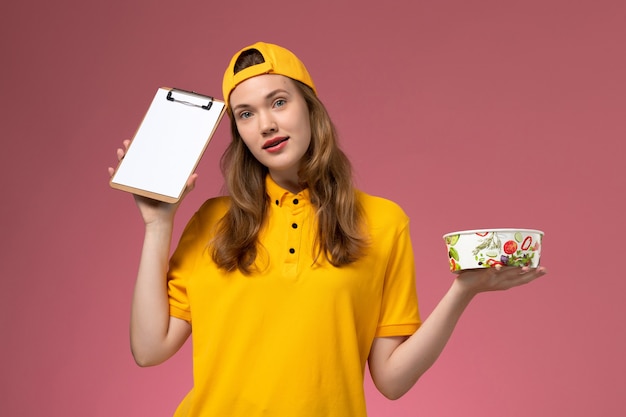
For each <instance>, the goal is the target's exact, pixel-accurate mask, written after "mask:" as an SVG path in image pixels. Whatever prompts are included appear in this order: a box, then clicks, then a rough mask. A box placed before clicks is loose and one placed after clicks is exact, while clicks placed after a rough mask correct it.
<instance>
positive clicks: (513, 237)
mask: <svg viewBox="0 0 626 417" xmlns="http://www.w3.org/2000/svg"><path fill="white" fill-rule="evenodd" d="M543 235H544V233H543V232H542V231H541V230H532V229H480V230H465V231H461V232H452V233H447V234H445V235H444V236H443V239H444V240H445V242H446V247H447V249H448V258H449V260H450V270H451V271H453V272H458V271H461V270H465V269H476V268H493V267H495V266H496V265H502V266H529V267H531V268H536V267H537V266H538V265H539V257H540V256H541V240H542V239H543Z"/></svg>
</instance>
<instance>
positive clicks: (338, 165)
mask: <svg viewBox="0 0 626 417" xmlns="http://www.w3.org/2000/svg"><path fill="white" fill-rule="evenodd" d="M262 62H264V60H263V56H262V55H261V54H260V53H259V52H258V51H257V50H255V49H251V50H248V51H244V52H243V53H242V54H241V55H240V56H239V58H238V61H237V63H236V65H235V73H237V72H239V71H241V70H242V69H244V68H247V67H249V66H251V65H256V64H259V63H262ZM294 83H295V84H296V86H297V87H298V90H299V91H300V93H301V94H302V96H303V97H304V99H305V101H306V103H307V106H308V109H309V118H310V122H311V143H310V145H309V149H308V150H307V152H306V153H305V155H304V156H303V158H302V161H301V166H300V169H299V171H298V177H299V181H300V185H301V186H302V187H303V188H308V189H309V195H310V198H311V203H312V204H313V206H314V207H315V209H316V221H317V234H316V238H315V242H314V247H315V248H316V251H317V253H316V254H315V257H314V259H315V260H316V261H317V259H318V258H319V256H320V255H323V256H324V257H325V258H326V259H327V260H328V261H329V262H330V263H331V264H332V265H334V266H336V267H340V266H343V265H347V264H350V263H352V262H354V261H356V260H357V259H359V258H360V257H361V256H362V255H363V252H364V250H365V248H366V246H367V237H366V235H365V228H364V216H363V212H362V208H361V206H360V205H359V202H358V200H357V196H356V190H355V187H354V184H353V180H352V168H351V165H350V161H349V160H348V158H347V157H346V155H345V154H344V153H343V151H341V149H340V148H339V145H338V142H337V132H336V129H335V127H334V125H333V123H332V121H331V119H330V117H329V115H328V112H327V111H326V108H325V107H324V105H323V104H322V102H321V101H320V100H319V99H318V98H317V96H316V95H315V92H314V91H313V90H312V89H311V88H310V87H309V86H307V85H305V84H303V83H301V82H299V81H295V80H294ZM229 116H230V121H231V133H232V140H231V142H230V144H229V146H228V147H227V149H226V150H225V151H224V154H223V155H222V159H221V169H222V173H223V175H224V178H225V182H226V184H225V185H226V187H227V189H228V192H229V195H230V197H231V203H230V207H229V209H228V211H227V212H226V214H225V215H224V217H223V218H222V219H221V220H220V222H219V223H218V225H217V233H216V235H215V238H214V239H213V241H212V242H211V247H212V253H211V254H212V258H213V260H214V262H215V263H216V264H217V265H218V266H219V267H220V268H222V269H225V270H227V271H233V270H235V269H239V270H240V271H241V272H243V273H244V274H249V273H251V271H252V269H253V266H254V262H255V259H256V257H257V253H258V249H259V242H258V237H259V232H260V231H261V228H262V226H263V224H264V222H265V218H266V216H267V210H268V205H269V204H270V201H269V196H268V195H267V193H266V189H265V177H266V175H267V174H268V169H267V168H266V167H265V166H264V165H262V164H261V163H260V162H259V161H258V160H257V159H256V158H255V157H254V156H253V155H252V153H251V152H250V151H249V150H248V148H247V146H246V145H245V144H244V142H243V139H242V138H241V135H240V134H239V131H238V130H237V125H236V122H235V119H234V117H233V115H232V113H231V112H230V110H229Z"/></svg>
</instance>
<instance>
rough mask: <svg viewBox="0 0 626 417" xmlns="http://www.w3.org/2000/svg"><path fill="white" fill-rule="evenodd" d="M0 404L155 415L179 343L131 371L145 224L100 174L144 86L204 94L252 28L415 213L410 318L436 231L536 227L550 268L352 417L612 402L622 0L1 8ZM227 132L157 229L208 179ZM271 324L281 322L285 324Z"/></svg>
mask: <svg viewBox="0 0 626 417" xmlns="http://www.w3.org/2000/svg"><path fill="white" fill-rule="evenodd" d="M0 15H2V20H3V23H2V25H1V26H0V31H1V35H2V36H1V37H0V45H1V51H0V52H1V58H0V59H1V60H2V65H1V66H0V72H1V75H2V76H1V77H0V82H1V87H2V88H1V90H0V93H1V97H0V106H1V112H0V117H1V129H2V139H1V140H2V149H1V150H0V170H1V172H0V181H2V204H1V205H0V222H1V223H0V227H1V229H0V230H1V233H2V235H1V236H2V239H1V241H0V259H1V268H2V269H1V271H2V279H1V281H0V282H1V291H2V292H1V294H2V297H1V299H2V301H1V302H0V334H1V335H2V336H1V337H2V343H1V345H0V346H1V347H0V349H1V355H0V370H1V371H0V378H1V379H0V382H1V385H2V386H1V389H0V415H2V416H35V415H45V416H49V417H56V416H103V417H104V416H106V417H110V416H170V415H171V414H172V412H173V410H174V408H175V407H176V405H177V403H178V401H179V400H180V399H181V397H182V395H183V394H184V393H185V392H186V391H187V390H188V389H189V388H190V386H191V376H190V375H191V364H190V351H189V346H188V345H187V346H186V347H185V348H184V349H183V350H182V351H181V352H180V353H179V354H178V355H177V356H176V357H175V358H173V359H172V360H170V361H169V362H168V363H166V364H164V365H162V366H160V367H156V368H150V369H141V368H138V367H136V366H135V365H134V363H133V361H132V358H131V355H130V352H129V347H128V316H129V305H130V297H131V292H132V287H133V280H134V274H135V272H136V266H137V261H138V256H139V250H140V245H141V241H142V225H141V220H140V218H139V216H138V213H137V211H136V209H135V207H134V204H133V202H132V199H131V198H130V196H129V195H127V194H126V193H123V192H120V191H115V190H111V189H110V188H109V186H108V183H107V180H108V176H107V172H106V168H107V166H109V165H110V164H113V163H114V161H115V157H114V153H115V148H116V147H117V146H119V144H120V142H121V141H122V139H125V138H129V137H131V136H132V135H133V133H134V130H135V128H136V127H137V124H138V123H139V121H140V120H141V117H142V116H143V113H144V112H145V110H146V108H147V106H148V104H149V102H150V100H151V98H152V96H153V95H154V93H155V91H156V88H157V87H160V86H171V87H178V88H184V89H190V90H196V91H198V92H203V93H207V94H214V95H216V96H218V97H219V96H221V76H222V71H223V70H224V67H225V66H226V64H227V62H228V60H229V59H230V57H231V55H232V54H233V53H234V52H235V51H236V50H238V49H239V48H241V47H243V46H245V45H247V44H249V43H252V42H254V41H256V40H265V41H269V42H276V43H280V44H283V45H284V46H287V47H289V48H291V49H293V50H294V51H295V52H296V53H297V54H298V55H300V57H301V58H302V59H303V60H304V61H305V62H306V63H307V65H308V67H309V70H310V71H311V73H312V74H313V77H314V79H315V81H316V83H317V86H318V88H319V92H320V96H321V97H322V99H323V100H324V101H325V103H326V104H327V106H328V108H329V110H330V112H331V114H332V115H333V116H334V120H335V122H336V124H337V126H338V129H339V131H340V134H341V136H342V143H343V147H344V149H345V150H346V152H347V153H348V154H349V155H350V157H351V158H352V160H353V162H354V166H355V170H356V175H357V181H358V184H359V186H360V187H361V188H362V189H364V190H365V191H367V192H370V193H372V194H377V195H381V196H384V197H387V198H390V199H392V200H395V201H397V202H398V203H400V204H401V205H402V206H403V207H404V209H405V210H406V211H407V213H408V214H409V215H410V216H411V218H412V233H413V239H414V245H415V250H416V256H417V264H418V269H419V276H418V282H417V285H418V291H419V296H420V303H421V311H422V315H423V316H424V317H426V316H428V314H429V313H430V311H432V309H433V308H434V306H435V304H436V302H437V301H438V300H439V299H440V298H441V297H442V295H443V294H444V292H445V291H446V289H447V288H448V286H449V285H450V282H451V281H452V279H453V276H452V275H451V274H449V273H448V272H447V259H446V253H445V248H444V244H443V241H442V239H441V236H442V235H443V234H444V233H446V232H450V231H454V230H462V229H473V228H482V227H526V228H538V229H542V230H544V231H545V232H546V237H545V241H544V257H543V264H544V265H545V266H546V267H547V268H549V270H550V273H549V275H548V276H546V277H545V278H543V279H541V280H540V281H537V282H535V283H533V284H532V285H530V286H527V287H523V288H519V289H516V290H514V291H509V292H505V293H498V294H483V295H481V296H480V297H479V298H478V299H477V300H476V301H475V302H474V303H473V304H472V305H471V306H470V308H469V310H468V311H467V313H466V314H465V316H464V317H463V319H462V320H461V322H460V324H459V327H458V330H457V331H456V333H455V335H454V336H453V338H452V340H451V342H450V344H449V345H448V347H447V349H446V350H445V352H444V353H443V355H442V357H441V358H440V360H439V362H438V363H437V364H436V365H435V366H434V367H433V368H432V369H431V370H430V371H429V372H428V374H427V375H425V376H424V377H423V379H422V380H420V381H419V382H418V384H417V385H416V387H415V388H414V389H413V390H412V391H411V392H410V393H409V394H407V395H406V396H404V397H403V398H402V399H400V400H398V401H395V402H391V401H388V400H385V399H384V398H383V397H382V396H381V395H380V394H378V393H377V392H376V391H375V390H374V389H373V388H372V385H371V383H370V382H369V381H368V382H367V386H366V389H367V391H368V401H369V409H370V415H371V416H373V417H382V416H458V415H465V416H524V417H526V416H534V417H543V416H546V417H548V416H550V417H552V416H565V415H567V416H569V417H576V416H580V417H583V416H584V417H587V416H592V415H596V416H623V415H626V405H625V400H624V392H626V377H625V375H626V361H625V359H624V352H626V332H625V330H626V326H625V325H624V323H625V320H624V313H625V312H626V311H625V310H626V309H625V307H624V306H625V303H624V301H623V299H624V293H625V292H626V279H625V277H624V268H623V266H624V239H625V232H626V221H625V220H624V213H626V205H625V203H624V191H625V185H626V184H625V177H626V176H625V174H624V166H625V165H626V164H625V163H624V160H623V159H624V152H625V151H626V145H625V142H626V140H625V139H626V117H625V115H626V81H625V74H626V54H625V53H624V51H625V49H624V48H625V41H626V25H625V24H624V22H625V21H626V3H624V2H623V1H621V0H616V1H610V0H593V1H591V0H577V1H565V0H541V1H538V0H526V1H518V2H513V1H502V0H478V1H463V0H443V1H437V2H428V1H414V0H406V1H396V2H380V1H365V2H363V1H341V0H332V1H330V0H317V1H312V2H309V3H307V4H306V5H305V4H304V3H303V2H296V1H280V0H266V1H263V2H260V1H259V2H245V1H243V2H209V1H204V2H199V1H178V2H172V1H156V2H155V1H153V0H152V1H120V0H110V1H107V2H89V1H78V0H58V1H54V2H49V1H43V0H38V1H24V2H16V1H13V2H3V4H2V6H0ZM227 141H228V128H227V123H222V125H221V126H220V128H219V130H218V132H217V135H216V136H215V138H214V141H213V142H212V143H211V145H210V146H209V150H208V152H207V154H205V157H204V159H203V160H202V162H201V165H200V167H199V170H198V171H199V174H200V180H199V186H198V187H197V189H196V191H194V193H193V194H192V195H190V196H189V198H188V200H187V201H186V202H185V203H184V204H183V206H182V207H181V210H180V212H179V217H178V223H177V230H176V234H177V236H178V234H179V233H180V231H181V229H182V227H183V225H184V223H185V222H186V220H187V219H188V218H189V216H190V215H191V214H192V212H193V211H194V209H195V208H196V207H198V205H199V204H200V203H201V201H203V200H204V199H205V198H207V197H209V196H213V195H215V194H217V193H219V191H220V187H221V184H222V182H221V177H220V174H219V171H218V169H217V163H218V158H219V155H221V152H222V150H223V149H224V147H225V144H226V143H227ZM286 337H288V335H286Z"/></svg>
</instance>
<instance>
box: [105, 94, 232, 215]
mask: <svg viewBox="0 0 626 417" xmlns="http://www.w3.org/2000/svg"><path fill="white" fill-rule="evenodd" d="M225 110H226V106H225V103H224V102H223V101H220V100H216V99H214V98H213V97H210V96H205V95H202V94H198V93H194V92H191V91H185V90H179V89H175V88H167V87H162V88H159V89H158V90H157V92H156V95H155V96H154V99H153V100H152V104H151V105H150V107H149V108H148V111H147V113H146V115H145V117H144V119H143V121H142V122H141V124H140V125H139V128H138V129H137V133H136V134H135V137H134V138H133V140H132V141H131V143H130V146H129V147H128V151H127V152H126V154H125V155H124V158H123V159H122V160H121V161H120V163H119V164H118V166H117V169H116V170H115V173H114V174H113V176H112V177H111V180H110V185H111V187H113V188H115V189H118V190H122V191H127V192H130V193H133V194H138V195H142V196H144V197H149V198H152V199H155V200H159V201H164V202H167V203H176V202H177V201H178V200H179V199H180V198H181V196H182V194H183V191H184V190H185V186H186V184H187V180H188V179H189V176H190V175H191V174H192V173H193V172H194V170H195V169H196V166H197V165H198V162H200V158H201V157H202V154H203V153H204V150H205V149H206V147H207V145H208V144H209V141H210V140H211V138H212V136H213V134H214V133H215V129H216V128H217V126H218V125H219V122H220V120H221V119H222V116H223V115H224V113H225Z"/></svg>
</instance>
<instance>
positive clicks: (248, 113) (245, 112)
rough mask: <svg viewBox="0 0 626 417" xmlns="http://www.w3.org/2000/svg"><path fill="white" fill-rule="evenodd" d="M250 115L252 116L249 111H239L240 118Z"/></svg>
mask: <svg viewBox="0 0 626 417" xmlns="http://www.w3.org/2000/svg"><path fill="white" fill-rule="evenodd" d="M250 117H252V113H250V112H249V111H242V112H241V113H239V118H240V119H248V118H250Z"/></svg>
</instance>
